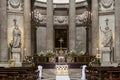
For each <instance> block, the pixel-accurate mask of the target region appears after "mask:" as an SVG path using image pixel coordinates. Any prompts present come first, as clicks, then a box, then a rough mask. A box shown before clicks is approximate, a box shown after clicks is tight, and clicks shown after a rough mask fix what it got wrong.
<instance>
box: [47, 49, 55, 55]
mask: <svg viewBox="0 0 120 80" xmlns="http://www.w3.org/2000/svg"><path fill="white" fill-rule="evenodd" d="M46 56H56V53H55V52H54V51H52V50H48V51H47V52H46Z"/></svg>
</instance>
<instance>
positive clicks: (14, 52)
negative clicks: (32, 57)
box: [11, 48, 22, 67]
mask: <svg viewBox="0 0 120 80" xmlns="http://www.w3.org/2000/svg"><path fill="white" fill-rule="evenodd" d="M11 59H15V60H16V64H15V66H16V67H17V66H22V64H21V48H12V54H11Z"/></svg>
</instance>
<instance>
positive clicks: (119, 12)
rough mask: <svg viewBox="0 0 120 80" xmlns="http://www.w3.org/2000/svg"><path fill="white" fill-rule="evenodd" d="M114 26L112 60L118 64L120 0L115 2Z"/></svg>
mask: <svg viewBox="0 0 120 80" xmlns="http://www.w3.org/2000/svg"><path fill="white" fill-rule="evenodd" d="M115 24H116V26H115V53H114V60H115V61H117V62H120V0H115Z"/></svg>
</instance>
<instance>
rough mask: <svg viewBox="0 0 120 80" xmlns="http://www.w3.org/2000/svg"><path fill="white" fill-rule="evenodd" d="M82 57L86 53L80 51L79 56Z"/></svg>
mask: <svg viewBox="0 0 120 80" xmlns="http://www.w3.org/2000/svg"><path fill="white" fill-rule="evenodd" d="M82 55H85V52H84V51H80V52H78V53H77V56H82Z"/></svg>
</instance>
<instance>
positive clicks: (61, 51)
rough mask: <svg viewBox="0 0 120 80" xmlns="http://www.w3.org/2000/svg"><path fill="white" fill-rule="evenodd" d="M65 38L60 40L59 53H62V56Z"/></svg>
mask: <svg viewBox="0 0 120 80" xmlns="http://www.w3.org/2000/svg"><path fill="white" fill-rule="evenodd" d="M63 41H64V40H63V38H62V37H61V38H60V40H59V42H60V51H59V53H60V55H62V54H63V50H62V43H63Z"/></svg>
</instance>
